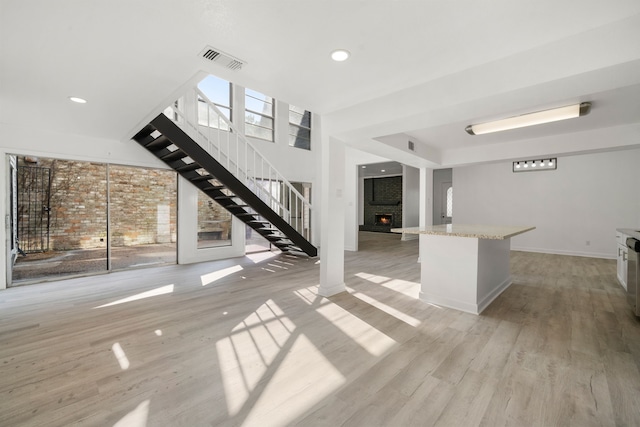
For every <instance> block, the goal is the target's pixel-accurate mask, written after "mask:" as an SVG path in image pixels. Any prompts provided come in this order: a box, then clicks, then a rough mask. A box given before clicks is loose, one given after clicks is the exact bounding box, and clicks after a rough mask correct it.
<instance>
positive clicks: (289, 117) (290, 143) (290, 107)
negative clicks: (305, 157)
mask: <svg viewBox="0 0 640 427" xmlns="http://www.w3.org/2000/svg"><path fill="white" fill-rule="evenodd" d="M294 109H297V110H302V111H303V113H302V114H301V115H302V117H303V118H304V116H305V114H307V113H308V114H309V127H307V126H303V125H301V124H297V123H292V122H291V113H292V112H293V113H295V114H300V113H299V112H298V111H297V110H294ZM312 118H313V114H312V113H311V111H309V110H306V109H303V108H300V107H297V106H295V105H292V104H289V116H288V121H289V127H288V132H287V136H288V139H289V147H294V148H299V149H301V150H308V151H311V127H312V125H313V122H312ZM303 122H304V120H303ZM292 126H293V127H295V128H297V129H304V130H306V131H308V132H309V139H308V143H309V145H308V146H307V147H300V146H298V145H297V141H298V138H301V139H303V140H307V139H306V138H302V137H300V136H298V135H296V134H292V133H291V127H292ZM291 137H293V138H295V141H293V142H292V141H291Z"/></svg>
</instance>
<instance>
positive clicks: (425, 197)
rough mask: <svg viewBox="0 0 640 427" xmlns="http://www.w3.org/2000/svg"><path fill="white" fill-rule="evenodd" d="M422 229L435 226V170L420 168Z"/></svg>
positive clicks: (421, 235)
mask: <svg viewBox="0 0 640 427" xmlns="http://www.w3.org/2000/svg"><path fill="white" fill-rule="evenodd" d="M419 221H420V227H427V226H429V225H432V224H433V169H427V168H420V218H419ZM424 236H425V235H424V234H420V236H419V238H420V249H419V250H418V262H421V260H422V256H423V253H422V251H423V247H424V242H423V240H424Z"/></svg>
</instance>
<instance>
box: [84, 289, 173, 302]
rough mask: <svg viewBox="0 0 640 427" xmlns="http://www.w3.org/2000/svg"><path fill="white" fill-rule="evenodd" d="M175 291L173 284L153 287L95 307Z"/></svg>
mask: <svg viewBox="0 0 640 427" xmlns="http://www.w3.org/2000/svg"><path fill="white" fill-rule="evenodd" d="M172 292H173V285H167V286H162V287H160V288H156V289H151V290H150V291H146V292H141V293H139V294H135V295H131V296H130V297H126V298H122V299H119V300H117V301H113V302H110V303H108V304H102V305H99V306H97V307H93V308H103V307H110V306H112V305H118V304H123V303H125V302H131V301H137V300H141V299H145V298H150V297H155V296H158V295H164V294H170V293H172Z"/></svg>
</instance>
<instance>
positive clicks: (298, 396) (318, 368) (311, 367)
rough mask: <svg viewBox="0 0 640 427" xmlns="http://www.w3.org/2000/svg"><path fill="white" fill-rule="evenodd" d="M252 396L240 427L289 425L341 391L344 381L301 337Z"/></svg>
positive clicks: (320, 353)
mask: <svg viewBox="0 0 640 427" xmlns="http://www.w3.org/2000/svg"><path fill="white" fill-rule="evenodd" d="M282 357H283V360H282V361H281V363H280V365H279V366H278V368H277V369H276V370H275V371H274V372H272V373H270V377H269V381H268V383H267V384H266V386H265V387H264V389H263V390H262V392H261V393H260V394H259V395H258V396H256V401H255V403H254V405H253V406H252V407H250V408H248V410H249V411H250V412H249V413H248V414H247V417H246V419H245V422H244V423H243V425H274V426H283V425H290V424H291V423H292V422H293V421H294V420H295V419H296V418H298V417H300V416H301V415H303V414H304V413H305V412H306V411H308V410H309V409H311V408H312V407H313V406H315V405H316V404H318V403H319V402H322V401H323V400H324V399H326V398H327V397H329V396H331V395H332V394H333V393H335V392H336V391H337V390H338V389H340V387H342V386H343V385H344V384H345V382H346V378H345V377H344V376H343V375H342V374H341V373H340V371H339V370H338V369H336V367H335V366H334V365H333V364H332V363H331V361H330V360H328V359H327V358H326V357H325V356H324V354H323V353H322V351H320V350H319V349H318V348H316V346H315V345H314V344H313V342H311V340H309V339H308V338H307V337H306V336H305V335H299V336H297V337H295V342H293V343H292V345H291V349H290V350H288V351H287V352H286V353H285V354H283V355H282Z"/></svg>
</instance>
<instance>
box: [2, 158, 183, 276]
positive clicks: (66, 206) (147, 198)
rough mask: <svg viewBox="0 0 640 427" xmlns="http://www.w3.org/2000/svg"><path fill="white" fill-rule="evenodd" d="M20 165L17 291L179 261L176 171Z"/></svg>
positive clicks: (14, 215) (26, 161)
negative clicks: (76, 277) (20, 287)
mask: <svg viewBox="0 0 640 427" xmlns="http://www.w3.org/2000/svg"><path fill="white" fill-rule="evenodd" d="M12 158H13V159H14V161H15V164H16V167H15V178H13V179H10V181H11V182H12V183H14V184H15V185H12V190H11V191H12V192H13V193H12V194H15V196H12V199H15V206H14V207H12V209H11V210H10V213H9V215H10V217H11V223H12V224H15V227H13V228H14V229H15V237H16V239H15V240H16V245H17V247H16V251H15V252H16V257H15V259H14V260H11V262H10V264H11V267H12V268H11V274H10V277H9V279H10V281H11V283H12V284H13V285H16V284H21V283H27V282H32V281H42V280H48V279H51V278H58V277H62V276H73V275H82V274H90V273H98V272H102V271H107V270H113V269H122V268H131V267H138V266H144V265H154V264H163V263H175V262H176V200H177V197H176V187H177V178H176V173H175V172H173V171H166V170H155V169H143V168H134V167H124V166H114V165H107V164H103V163H93V162H83V161H71V160H60V159H48V158H40V157H33V156H19V155H18V156H9V161H10V162H11V161H12V160H11V159H12Z"/></svg>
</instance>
